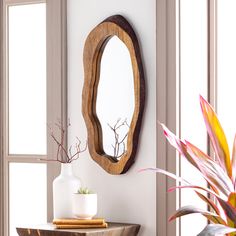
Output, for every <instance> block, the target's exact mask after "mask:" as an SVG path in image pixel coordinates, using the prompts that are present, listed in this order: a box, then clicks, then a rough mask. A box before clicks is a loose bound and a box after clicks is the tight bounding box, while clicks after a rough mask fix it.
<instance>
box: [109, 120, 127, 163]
mask: <svg viewBox="0 0 236 236" xmlns="http://www.w3.org/2000/svg"><path fill="white" fill-rule="evenodd" d="M107 125H108V126H109V128H110V129H111V130H112V132H113V133H114V139H115V142H114V145H113V144H112V145H111V146H112V147H113V149H114V154H113V157H114V158H116V159H118V158H120V157H121V156H122V155H123V154H124V153H125V152H126V145H125V139H126V138H127V136H128V131H127V133H126V134H125V135H124V136H123V138H122V139H121V140H120V135H119V129H120V128H121V127H123V126H127V127H128V128H129V124H128V123H127V119H125V120H124V121H123V122H121V118H119V119H118V120H117V121H116V123H115V125H114V126H111V125H110V124H109V123H108V124H107ZM121 145H122V146H123V151H122V152H121V153H120V150H121V149H120V147H121Z"/></svg>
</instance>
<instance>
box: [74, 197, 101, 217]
mask: <svg viewBox="0 0 236 236" xmlns="http://www.w3.org/2000/svg"><path fill="white" fill-rule="evenodd" d="M72 203H73V204H72V206H73V214H74V216H75V217H77V218H79V219H92V218H93V217H94V216H95V215H96V214H97V194H95V193H92V194H79V193H74V194H73V201H72Z"/></svg>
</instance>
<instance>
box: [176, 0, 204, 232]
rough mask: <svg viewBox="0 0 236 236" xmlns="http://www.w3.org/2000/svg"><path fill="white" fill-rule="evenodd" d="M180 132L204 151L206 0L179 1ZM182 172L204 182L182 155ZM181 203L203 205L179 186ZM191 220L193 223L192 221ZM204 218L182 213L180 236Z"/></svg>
mask: <svg viewBox="0 0 236 236" xmlns="http://www.w3.org/2000/svg"><path fill="white" fill-rule="evenodd" d="M180 65H181V66H180V88H181V89H180V96H181V97H180V104H181V105H180V134H181V138H182V139H186V140H188V141H190V142H191V143H193V144H194V145H196V146H197V147H199V148H201V149H202V150H203V151H206V148H207V139H206V130H205V126H204V122H203V118H202V115H201V109H200V105H199V95H200V94H201V95H203V96H204V97H207V1H206V0H181V1H180ZM180 173H181V176H182V177H183V178H185V179H187V180H188V181H190V182H192V183H197V184H198V185H200V183H202V185H203V186H204V185H205V182H204V180H203V179H201V178H200V176H199V173H198V172H197V171H196V170H195V169H194V168H193V167H191V166H190V165H189V163H187V161H185V160H184V159H183V158H181V162H180ZM180 205H181V206H185V205H195V206H197V207H199V208H202V209H206V205H205V204H203V203H202V202H201V201H200V200H199V198H198V197H197V196H196V194H195V193H194V192H193V191H192V190H181V196H180ZM193 222H194V223H193ZM206 223H207V221H206V220H205V219H204V218H203V217H202V216H200V215H197V214H196V215H191V217H188V216H185V217H182V219H181V223H180V234H179V235H181V236H195V235H197V234H198V233H199V232H200V231H201V230H202V229H203V228H204V227H205V225H206Z"/></svg>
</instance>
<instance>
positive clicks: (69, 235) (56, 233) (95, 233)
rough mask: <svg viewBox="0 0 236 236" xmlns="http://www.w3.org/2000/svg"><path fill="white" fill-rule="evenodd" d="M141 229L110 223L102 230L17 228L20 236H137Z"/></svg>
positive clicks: (129, 225) (42, 226)
mask: <svg viewBox="0 0 236 236" xmlns="http://www.w3.org/2000/svg"><path fill="white" fill-rule="evenodd" d="M139 229H140V225H138V224H124V223H112V222H110V223H109V222H108V227H107V228H100V229H56V228H55V225H53V224H51V223H48V224H43V225H35V226H27V227H17V228H16V230H17V233H18V234H19V235H20V236H26V235H27V236H35V235H41V236H87V235H88V236H90V235H91V236H100V235H101V236H106V235H107V236H136V235H137V234H138V232H139Z"/></svg>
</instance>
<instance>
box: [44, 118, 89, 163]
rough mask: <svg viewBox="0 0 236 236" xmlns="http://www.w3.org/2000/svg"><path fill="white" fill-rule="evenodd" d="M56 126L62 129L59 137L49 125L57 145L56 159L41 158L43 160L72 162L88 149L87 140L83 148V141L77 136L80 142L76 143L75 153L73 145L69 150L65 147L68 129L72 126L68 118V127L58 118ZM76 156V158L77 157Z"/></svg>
mask: <svg viewBox="0 0 236 236" xmlns="http://www.w3.org/2000/svg"><path fill="white" fill-rule="evenodd" d="M55 126H56V127H57V128H58V130H59V131H60V138H57V137H56V136H55V134H54V132H53V130H52V127H51V126H49V125H48V128H49V131H50V136H51V137H52V139H53V141H54V142H55V143H56V145H57V154H56V159H40V160H42V161H47V160H48V161H57V162H60V163H71V162H72V161H74V160H77V159H78V158H79V154H80V153H82V152H85V151H86V150H87V141H86V145H85V147H84V148H83V149H82V150H81V148H80V146H81V141H80V140H79V138H78V137H77V140H78V142H77V143H76V145H75V153H73V152H72V145H71V146H70V148H69V149H68V150H67V149H66V147H65V139H66V136H67V132H66V131H67V130H68V128H69V127H70V126H71V124H70V120H68V124H67V125H66V128H64V127H63V124H62V122H61V121H60V120H58V122H57V123H55ZM75 157H76V158H75Z"/></svg>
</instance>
